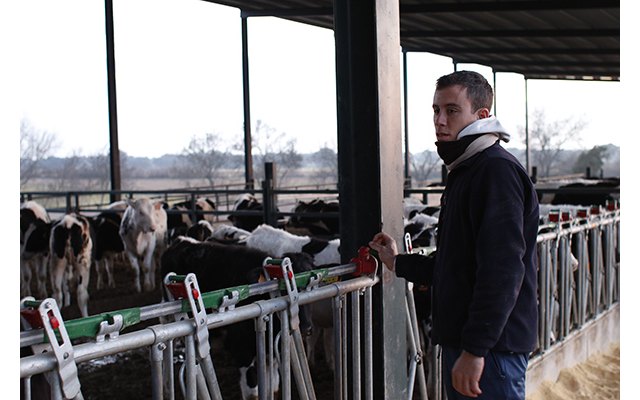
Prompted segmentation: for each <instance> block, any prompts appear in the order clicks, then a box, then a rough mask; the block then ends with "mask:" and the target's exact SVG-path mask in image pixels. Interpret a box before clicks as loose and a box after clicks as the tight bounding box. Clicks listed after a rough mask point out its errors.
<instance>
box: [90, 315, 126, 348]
mask: <svg viewBox="0 0 640 400" xmlns="http://www.w3.org/2000/svg"><path fill="white" fill-rule="evenodd" d="M123 325H124V321H123V318H122V315H120V314H116V315H114V316H113V323H109V321H102V322H100V328H99V329H98V334H97V335H96V342H97V343H102V342H104V341H105V338H106V337H107V336H108V337H109V340H114V339H117V338H118V336H120V330H121V329H122V326H123Z"/></svg>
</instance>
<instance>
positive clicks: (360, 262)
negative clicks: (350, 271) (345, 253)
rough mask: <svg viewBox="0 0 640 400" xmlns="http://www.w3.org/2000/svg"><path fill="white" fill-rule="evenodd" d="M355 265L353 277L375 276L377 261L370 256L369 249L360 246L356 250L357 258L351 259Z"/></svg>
mask: <svg viewBox="0 0 640 400" xmlns="http://www.w3.org/2000/svg"><path fill="white" fill-rule="evenodd" d="M351 262H352V263H354V264H356V271H355V272H354V275H355V276H360V275H371V274H375V273H376V270H377V269H378V260H377V259H376V258H375V257H374V256H373V255H372V254H371V249H370V248H369V247H366V246H362V247H360V248H359V249H358V256H357V257H354V258H352V259H351Z"/></svg>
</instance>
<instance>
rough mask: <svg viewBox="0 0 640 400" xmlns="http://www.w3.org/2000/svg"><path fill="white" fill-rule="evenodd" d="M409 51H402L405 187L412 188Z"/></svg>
mask: <svg viewBox="0 0 640 400" xmlns="http://www.w3.org/2000/svg"><path fill="white" fill-rule="evenodd" d="M408 75H409V73H408V66H407V51H406V50H405V49H402V83H403V85H402V87H403V89H404V90H403V92H402V93H403V100H404V101H403V105H404V107H403V111H404V187H405V188H411V152H410V151H409V79H408Z"/></svg>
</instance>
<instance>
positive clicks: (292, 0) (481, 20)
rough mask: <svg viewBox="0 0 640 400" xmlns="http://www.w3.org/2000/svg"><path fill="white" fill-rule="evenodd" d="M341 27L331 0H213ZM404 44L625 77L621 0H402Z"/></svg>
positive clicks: (553, 74)
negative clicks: (621, 64) (336, 22)
mask: <svg viewBox="0 0 640 400" xmlns="http://www.w3.org/2000/svg"><path fill="white" fill-rule="evenodd" d="M206 1H210V2H213V3H217V4H222V5H227V6H232V7H236V8H239V9H240V10H241V14H242V15H243V16H245V17H251V16H274V17H280V18H284V19H288V20H292V21H296V22H301V23H305V24H310V25H314V26H318V27H323V28H328V29H333V7H332V4H333V2H332V1H331V0H215V1H213V0H206ZM400 42H401V45H402V48H403V50H405V51H416V52H429V53H433V54H439V55H443V56H448V57H451V58H452V59H453V61H454V62H456V63H477V64H482V65H486V66H489V67H491V68H492V69H493V70H494V71H495V72H515V73H519V74H522V75H524V77H525V78H528V79H564V80H613V81H619V80H620V1H619V0H617V1H612V0H542V1H533V0H400Z"/></svg>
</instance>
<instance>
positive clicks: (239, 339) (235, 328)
mask: <svg viewBox="0 0 640 400" xmlns="http://www.w3.org/2000/svg"><path fill="white" fill-rule="evenodd" d="M269 256H270V255H269V254H268V253H266V252H263V251H260V250H257V249H252V248H249V247H246V246H240V245H233V244H228V245H227V244H220V243H216V242H200V241H197V240H195V239H193V238H189V237H184V236H181V237H179V238H177V239H176V240H175V241H174V242H173V243H172V244H171V245H169V247H168V248H167V250H166V251H165V252H164V254H163V255H162V258H161V266H162V267H161V271H162V276H166V274H168V273H169V272H175V273H176V274H178V275H186V274H188V273H194V274H195V275H196V277H197V279H198V285H199V287H200V290H201V291H202V292H210V291H214V290H219V289H224V288H228V287H233V286H240V285H247V284H252V283H257V282H258V281H259V279H260V276H261V274H262V265H263V262H264V260H265V259H266V258H267V257H269ZM285 256H286V257H289V258H290V259H291V262H292V266H293V269H294V272H296V273H297V272H304V271H309V270H311V269H312V260H311V257H310V256H309V255H307V254H304V253H297V254H285ZM255 300H256V298H252V299H249V300H247V301H245V302H243V303H241V304H240V305H242V304H246V303H247V302H248V301H255ZM301 309H304V307H301ZM300 318H301V330H305V329H308V327H309V326H310V322H309V320H308V314H307V313H305V312H304V310H301V314H300ZM225 348H226V349H228V350H229V352H230V353H231V354H232V357H233V359H234V363H235V364H236V366H237V367H238V368H239V370H240V387H241V391H242V395H243V399H250V398H251V399H252V398H256V399H257V398H258V397H257V396H258V387H257V372H256V366H255V356H256V340H255V331H254V322H253V321H251V320H248V321H242V322H239V323H236V324H232V325H229V326H228V327H227V334H226V335H225ZM276 367H277V366H276ZM274 372H276V373H277V368H276V370H275V371H274ZM276 376H277V375H276ZM273 387H274V388H277V383H276V384H275V385H274V386H273Z"/></svg>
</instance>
